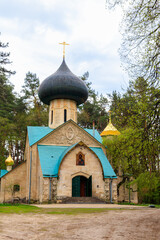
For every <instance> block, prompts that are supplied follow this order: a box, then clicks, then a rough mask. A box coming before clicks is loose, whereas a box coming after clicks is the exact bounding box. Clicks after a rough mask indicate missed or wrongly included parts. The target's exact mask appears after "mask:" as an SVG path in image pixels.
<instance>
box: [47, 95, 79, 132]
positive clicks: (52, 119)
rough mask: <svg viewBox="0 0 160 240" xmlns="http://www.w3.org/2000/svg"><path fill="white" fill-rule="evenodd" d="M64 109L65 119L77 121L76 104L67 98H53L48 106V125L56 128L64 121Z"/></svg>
mask: <svg viewBox="0 0 160 240" xmlns="http://www.w3.org/2000/svg"><path fill="white" fill-rule="evenodd" d="M64 110H66V121H68V120H69V119H72V120H73V121H74V122H77V104H76V102H75V101H73V100H69V99H55V100H52V101H51V102H50V106H49V124H48V125H49V127H50V128H56V127H58V126H60V125H61V124H63V123H64Z"/></svg>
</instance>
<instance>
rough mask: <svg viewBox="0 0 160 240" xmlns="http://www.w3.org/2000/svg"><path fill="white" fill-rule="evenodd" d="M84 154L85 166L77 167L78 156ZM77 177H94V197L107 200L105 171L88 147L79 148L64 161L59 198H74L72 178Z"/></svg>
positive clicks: (60, 173)
mask: <svg viewBox="0 0 160 240" xmlns="http://www.w3.org/2000/svg"><path fill="white" fill-rule="evenodd" d="M79 152H82V153H83V154H84V156H85V165H84V166H80V165H76V155H77V154H78V153H79ZM75 176H86V177H87V178H89V177H90V176H92V196H93V197H98V198H100V199H105V190H104V189H105V186H104V181H103V170H102V166H101V163H100V160H99V159H98V158H97V157H96V155H95V154H94V153H93V152H92V151H91V150H90V149H88V148H87V147H86V146H79V145H78V146H77V147H76V148H75V149H73V150H72V151H71V152H70V153H68V154H67V155H66V156H65V158H64V159H63V161H62V163H61V165H60V170H59V180H58V184H57V197H58V198H63V197H72V178H73V177H75Z"/></svg>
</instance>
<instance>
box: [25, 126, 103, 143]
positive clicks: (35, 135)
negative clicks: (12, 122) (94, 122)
mask: <svg viewBox="0 0 160 240" xmlns="http://www.w3.org/2000/svg"><path fill="white" fill-rule="evenodd" d="M82 129H84V130H85V131H86V132H87V133H89V134H90V135H91V136H92V137H94V138H95V139H96V140H97V141H98V142H100V143H102V140H101V136H100V134H99V133H98V131H97V130H95V136H93V129H87V128H82ZM27 131H28V138H29V145H30V146H32V145H33V144H35V143H36V142H38V141H39V140H40V139H42V138H43V137H45V136H46V135H47V134H49V133H51V132H53V131H54V129H52V128H49V127H37V126H28V127H27Z"/></svg>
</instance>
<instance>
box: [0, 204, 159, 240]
mask: <svg viewBox="0 0 160 240" xmlns="http://www.w3.org/2000/svg"><path fill="white" fill-rule="evenodd" d="M47 206H48V205H46V207H47ZM97 206H100V208H101V210H102V211H103V210H104V212H97V213H74V214H71V215H68V214H53V212H54V211H55V209H56V208H57V206H56V208H55V206H49V207H53V208H52V209H48V210H47V211H50V213H49V214H46V212H44V213H42V212H39V213H25V214H24V213H23V214H5V213H1V214H0V239H1V240H4V239H5V240H7V239H13V240H26V239H27V240H28V239H29V240H51V239H57V240H59V239H62V240H63V239H68V240H69V239H74V240H76V239H77V240H86V239H87V240H94V239H95V240H101V239H102V240H105V239H109V240H121V239H123V240H142V239H147V240H148V239H149V240H158V239H160V227H159V226H160V209H152V208H148V207H144V208H143V207H142V208H140V207H138V208H135V207H133V208H131V209H130V208H129V207H123V206H121V207H120V206H119V207H117V208H116V207H115V205H112V209H109V208H108V209H104V208H103V207H102V205H97ZM65 207H66V205H65ZM72 207H74V209H76V205H74V206H73V205H72ZM81 207H83V205H81ZM84 207H86V206H84ZM87 207H88V208H89V207H94V206H91V205H88V206H87ZM105 207H106V205H105ZM108 207H109V206H108ZM113 207H114V208H113ZM122 207H123V209H121V208H122ZM62 208H63V206H62ZM102 208H103V209H102ZM70 210H71V209H70ZM86 210H87V209H86ZM44 211H46V210H44ZM58 211H59V210H58ZM61 211H63V209H61ZM81 211H82V209H80V211H79V212H81ZM82 212H83V211H82Z"/></svg>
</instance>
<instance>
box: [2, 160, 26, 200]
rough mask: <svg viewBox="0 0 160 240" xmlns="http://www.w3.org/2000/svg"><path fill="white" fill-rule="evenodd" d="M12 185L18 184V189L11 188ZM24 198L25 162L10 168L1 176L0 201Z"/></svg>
mask: <svg viewBox="0 0 160 240" xmlns="http://www.w3.org/2000/svg"><path fill="white" fill-rule="evenodd" d="M14 185H19V187H20V189H19V191H15V192H14V190H13V188H14ZM25 198H26V162H23V163H21V164H20V165H19V166H17V167H16V168H14V169H13V170H11V171H10V172H9V173H7V174H6V175H5V176H4V177H2V178H1V191H0V202H1V203H2V202H8V201H13V200H14V199H25Z"/></svg>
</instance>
